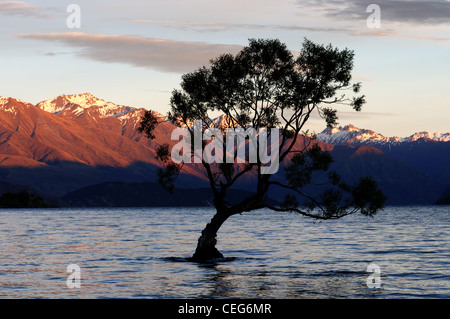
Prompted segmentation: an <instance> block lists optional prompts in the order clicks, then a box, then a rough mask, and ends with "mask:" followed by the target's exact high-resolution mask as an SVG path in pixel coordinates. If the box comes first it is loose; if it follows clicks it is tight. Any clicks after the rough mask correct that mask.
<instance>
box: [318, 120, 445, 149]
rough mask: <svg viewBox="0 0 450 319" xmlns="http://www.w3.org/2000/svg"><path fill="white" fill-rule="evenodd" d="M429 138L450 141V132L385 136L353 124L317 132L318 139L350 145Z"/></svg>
mask: <svg viewBox="0 0 450 319" xmlns="http://www.w3.org/2000/svg"><path fill="white" fill-rule="evenodd" d="M421 138H424V139H429V140H433V141H438V142H448V141H450V133H446V134H441V133H432V134H430V133H428V132H419V133H415V134H413V135H411V136H409V137H405V138H399V137H397V136H393V137H385V136H383V135H381V134H379V133H376V132H374V131H371V130H366V129H360V128H357V127H355V126H353V125H351V124H350V125H347V126H344V127H342V126H341V127H333V128H327V129H325V130H324V131H322V132H321V133H319V134H317V139H318V140H320V141H322V142H325V143H329V144H334V145H349V144H361V143H369V144H384V143H402V142H414V141H416V140H418V139H421Z"/></svg>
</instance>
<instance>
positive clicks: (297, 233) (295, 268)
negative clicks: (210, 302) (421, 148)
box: [0, 206, 450, 299]
mask: <svg viewBox="0 0 450 319" xmlns="http://www.w3.org/2000/svg"><path fill="white" fill-rule="evenodd" d="M213 213H214V211H213V209H212V208H120V209H47V210H43V209H42V210H40V209H32V210H20V209H17V210H6V209H4V210H0V298H283V299H285V298H450V230H449V225H450V207H448V206H446V207H445V206H444V207H388V208H386V209H385V210H384V211H383V212H381V213H380V214H378V215H377V216H376V217H374V218H369V217H364V216H357V215H355V216H348V217H346V218H344V219H341V220H337V221H336V220H335V221H324V222H314V221H313V220H312V219H308V218H304V217H301V216H299V215H295V214H289V213H276V212H272V211H268V210H262V211H257V212H252V213H247V214H243V215H237V216H233V217H231V218H230V219H229V220H228V221H227V222H226V223H225V224H224V226H223V228H222V229H221V231H220V233H219V237H218V240H219V242H218V248H219V250H220V251H221V252H222V253H223V254H224V255H225V256H226V257H228V258H226V259H225V260H223V261H221V262H217V263H214V264H203V265H201V264H197V263H193V262H189V261H187V257H190V256H191V255H192V253H193V251H194V250H195V244H196V242H197V239H198V236H199V235H200V232H201V230H202V229H203V227H204V226H205V224H206V223H207V222H208V221H209V220H210V219H211V217H212V215H213ZM371 263H375V264H376V265H378V266H379V269H380V271H381V274H380V280H381V283H380V288H370V287H368V285H367V278H368V277H369V275H371V273H368V272H367V271H366V270H367V266H368V265H369V264H371ZM70 264H77V265H79V266H80V269H81V288H74V289H69V288H68V287H67V278H68V276H69V273H67V266H68V265H70Z"/></svg>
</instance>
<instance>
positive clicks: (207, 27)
mask: <svg viewBox="0 0 450 319" xmlns="http://www.w3.org/2000/svg"><path fill="white" fill-rule="evenodd" d="M371 1H373V0H371ZM314 2H316V1H314ZM336 2H338V1H336ZM449 3H450V2H449ZM364 12H365V11H364ZM365 15H366V16H364V21H365V19H367V17H368V16H369V15H370V13H365ZM131 22H133V23H140V24H158V25H162V26H164V27H171V28H177V29H183V30H186V29H190V30H194V31H198V32H219V31H229V30H233V29H247V30H248V29H269V30H270V29H278V30H284V31H307V32H325V33H341V34H348V35H351V36H373V37H391V38H406V39H418V40H431V41H450V37H440V36H427V35H419V34H412V35H411V34H403V33H399V32H396V31H394V30H391V29H386V28H383V29H369V28H363V29H361V28H358V29H350V28H339V27H316V26H301V25H282V24H264V25H263V24H250V23H203V22H201V23H199V22H188V21H173V20H131ZM364 25H365V22H364Z"/></svg>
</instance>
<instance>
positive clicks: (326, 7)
mask: <svg viewBox="0 0 450 319" xmlns="http://www.w3.org/2000/svg"><path fill="white" fill-rule="evenodd" d="M297 4H298V5H299V6H301V7H305V8H313V9H315V10H318V11H322V12H323V13H324V14H325V15H326V16H328V17H332V18H334V19H336V20H342V21H347V20H360V19H364V20H365V19H367V17H368V16H369V15H370V13H367V11H366V9H367V7H368V6H369V5H370V4H377V5H378V6H380V9H381V19H382V20H383V21H389V22H406V23H413V24H443V23H448V20H449V17H450V2H449V1H446V0H427V1H422V0H406V1H405V0H376V1H375V0H352V1H347V0H332V1H330V0H327V1H325V0H310V1H301V0H298V1H297Z"/></svg>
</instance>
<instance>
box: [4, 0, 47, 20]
mask: <svg viewBox="0 0 450 319" xmlns="http://www.w3.org/2000/svg"><path fill="white" fill-rule="evenodd" d="M45 10H46V9H45V8H44V7H39V6H36V5H34V4H30V3H26V2H23V1H1V2H0V14H7V15H20V16H28V17H38V18H50V17H51V15H50V14H48V13H44V12H43V11H45Z"/></svg>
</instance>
